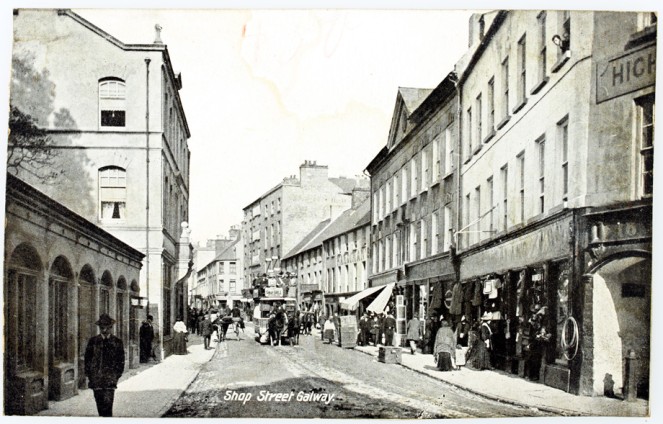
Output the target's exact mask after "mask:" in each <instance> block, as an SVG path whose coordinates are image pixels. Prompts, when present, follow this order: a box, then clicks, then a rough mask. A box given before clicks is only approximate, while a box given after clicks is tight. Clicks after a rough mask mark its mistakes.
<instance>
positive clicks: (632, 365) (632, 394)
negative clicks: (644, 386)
mask: <svg viewBox="0 0 663 424" xmlns="http://www.w3.org/2000/svg"><path fill="white" fill-rule="evenodd" d="M624 362H625V363H624V387H623V388H622V392H623V394H624V400H625V401H628V402H635V401H636V400H637V395H638V393H637V389H636V387H637V386H636V384H637V379H636V372H635V371H636V367H637V363H638V359H637V358H636V357H635V351H634V350H633V349H631V350H629V352H628V356H627V357H626V358H624Z"/></svg>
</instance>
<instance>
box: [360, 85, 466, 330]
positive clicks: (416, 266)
mask: <svg viewBox="0 0 663 424" xmlns="http://www.w3.org/2000/svg"><path fill="white" fill-rule="evenodd" d="M456 82H457V81H456V79H455V75H454V74H453V73H452V74H449V75H448V76H447V77H446V78H445V79H444V80H443V81H442V82H441V83H440V84H439V85H438V86H437V87H435V88H434V89H432V90H431V89H416V88H400V89H399V91H398V95H397V98H396V105H395V107H394V113H393V117H392V123H391V128H390V131H389V138H388V141H387V145H386V146H385V147H384V148H383V149H382V151H381V152H379V153H378V155H377V156H376V157H375V158H374V159H373V160H372V161H371V163H370V164H369V165H368V166H367V168H366V170H367V171H368V173H369V174H370V175H371V194H372V204H371V211H372V215H371V267H370V273H369V277H368V278H369V285H370V286H371V287H379V286H383V285H386V287H385V290H387V292H386V293H385V294H383V295H382V296H383V297H385V298H388V296H387V294H388V293H391V291H392V290H395V292H394V293H393V296H392V302H393V304H394V306H396V311H395V312H396V314H395V317H396V320H397V334H398V335H403V334H404V333H405V325H406V322H407V320H409V319H410V318H412V316H413V315H414V314H415V313H417V314H419V316H420V317H421V318H422V319H423V318H425V317H436V316H439V315H441V314H446V312H447V307H446V306H445V304H444V302H443V298H444V293H445V292H447V291H448V290H450V289H451V286H452V285H453V283H454V281H455V280H456V270H455V269H454V266H453V264H452V261H451V246H452V244H453V229H454V228H457V226H456V221H455V218H456V206H455V199H456V196H455V195H454V194H455V193H456V192H457V179H456V178H457V177H456V173H455V170H456V169H457V159H456V157H457V155H456V153H457V144H458V143H457V139H458V134H459V130H458V121H459V120H458V119H457V116H456V115H457V105H458V100H457V94H456V93H457V91H456V85H455V83H456ZM392 312H394V311H393V310H392ZM424 331H426V332H431V329H430V328H425V330H424ZM400 339H403V341H404V338H402V337H399V336H397V340H400Z"/></svg>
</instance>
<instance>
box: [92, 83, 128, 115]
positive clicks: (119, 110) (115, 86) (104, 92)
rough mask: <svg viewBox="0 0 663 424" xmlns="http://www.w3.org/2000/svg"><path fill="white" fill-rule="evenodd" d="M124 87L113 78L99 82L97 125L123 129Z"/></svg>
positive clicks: (124, 113) (125, 107) (123, 84)
mask: <svg viewBox="0 0 663 424" xmlns="http://www.w3.org/2000/svg"><path fill="white" fill-rule="evenodd" d="M126 109H127V106H126V86H125V83H124V81H123V80H121V79H119V78H115V77H109V78H103V79H101V80H99V114H100V116H99V123H100V125H101V126H102V127H124V126H125V118H126Z"/></svg>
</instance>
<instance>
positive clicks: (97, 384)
mask: <svg viewBox="0 0 663 424" xmlns="http://www.w3.org/2000/svg"><path fill="white" fill-rule="evenodd" d="M114 323H115V320H114V319H113V318H111V317H110V316H109V315H108V314H105V313H104V314H101V316H100V317H99V320H98V321H97V323H96V324H97V325H98V326H99V332H100V333H101V334H98V335H96V336H94V337H92V338H90V340H89V341H88V344H87V348H86V349H85V375H86V376H87V378H88V387H89V388H90V389H92V391H93V392H94V400H95V402H96V403H97V411H98V412H99V416H101V417H112V416H113V400H114V398H115V389H116V388H117V381H118V380H119V379H120V377H121V376H122V373H123V372H124V345H123V344H122V340H121V339H119V338H118V337H115V336H114V335H112V334H111V329H112V327H113V324H114Z"/></svg>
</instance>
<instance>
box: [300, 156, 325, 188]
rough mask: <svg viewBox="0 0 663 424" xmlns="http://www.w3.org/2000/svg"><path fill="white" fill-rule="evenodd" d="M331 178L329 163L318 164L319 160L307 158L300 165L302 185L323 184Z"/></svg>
mask: <svg viewBox="0 0 663 424" xmlns="http://www.w3.org/2000/svg"><path fill="white" fill-rule="evenodd" d="M328 180H329V168H328V167H327V165H318V163H317V161H311V160H305V161H304V163H303V164H301V165H300V166H299V181H300V184H301V185H302V187H307V186H316V185H318V186H319V185H323V184H324V183H326V182H327V181H328Z"/></svg>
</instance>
